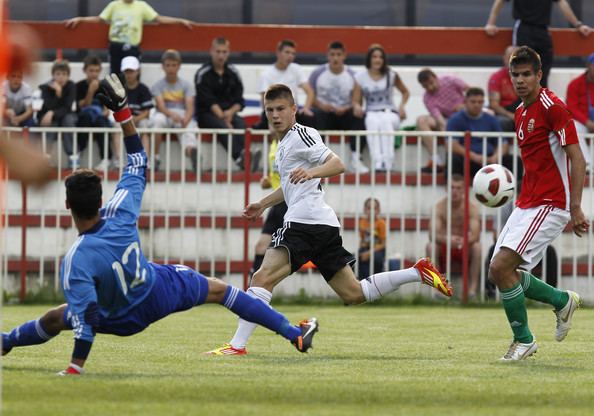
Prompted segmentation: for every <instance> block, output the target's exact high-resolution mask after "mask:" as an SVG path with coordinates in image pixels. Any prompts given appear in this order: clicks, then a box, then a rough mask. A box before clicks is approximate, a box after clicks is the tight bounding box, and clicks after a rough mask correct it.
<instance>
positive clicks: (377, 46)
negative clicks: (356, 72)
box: [365, 43, 388, 74]
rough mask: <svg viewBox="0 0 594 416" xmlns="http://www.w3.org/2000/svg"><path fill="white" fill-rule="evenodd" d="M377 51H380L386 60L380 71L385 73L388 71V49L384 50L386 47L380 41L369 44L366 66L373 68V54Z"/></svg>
mask: <svg viewBox="0 0 594 416" xmlns="http://www.w3.org/2000/svg"><path fill="white" fill-rule="evenodd" d="M375 51H380V53H381V54H382V59H383V60H384V63H383V65H382V67H381V68H380V73H381V74H385V73H386V72H388V59H387V58H386V51H385V50H384V47H383V46H382V45H380V44H379V43H372V44H371V45H370V46H369V49H367V56H365V68H367V69H369V68H371V55H373V53H374V52H375Z"/></svg>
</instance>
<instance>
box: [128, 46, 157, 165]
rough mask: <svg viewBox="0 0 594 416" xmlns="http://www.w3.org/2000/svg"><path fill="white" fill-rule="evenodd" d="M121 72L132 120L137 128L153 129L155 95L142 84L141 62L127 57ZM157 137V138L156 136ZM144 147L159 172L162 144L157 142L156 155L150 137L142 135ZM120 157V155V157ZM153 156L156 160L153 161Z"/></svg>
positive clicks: (146, 134) (155, 146)
mask: <svg viewBox="0 0 594 416" xmlns="http://www.w3.org/2000/svg"><path fill="white" fill-rule="evenodd" d="M121 71H122V73H123V74H124V78H125V80H126V90H127V91H128V107H130V110H132V119H133V120H134V124H135V125H136V127H138V128H140V129H148V128H151V127H152V123H151V120H150V118H149V114H150V111H151V109H152V108H153V107H154V105H153V95H152V94H151V91H150V90H149V88H148V87H147V86H146V85H145V84H143V83H142V82H140V61H138V58H136V57H134V56H126V57H125V58H124V59H122V67H121ZM155 137H156V136H155ZM141 139H142V146H143V147H144V149H145V151H146V152H147V154H148V155H149V160H150V161H151V166H152V167H153V169H154V170H159V164H160V163H161V158H160V156H159V147H160V145H161V142H160V141H158V140H155V145H154V153H153V149H152V148H151V144H150V135H149V134H148V133H141ZM118 156H119V155H118ZM151 156H154V158H153V159H152V160H151V158H150V157H151Z"/></svg>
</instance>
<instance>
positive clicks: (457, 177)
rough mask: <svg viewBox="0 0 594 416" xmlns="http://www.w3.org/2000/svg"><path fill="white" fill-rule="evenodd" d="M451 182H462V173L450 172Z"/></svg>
mask: <svg viewBox="0 0 594 416" xmlns="http://www.w3.org/2000/svg"><path fill="white" fill-rule="evenodd" d="M452 182H464V175H461V174H459V173H452Z"/></svg>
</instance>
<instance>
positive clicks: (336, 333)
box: [2, 305, 594, 416]
mask: <svg viewBox="0 0 594 416" xmlns="http://www.w3.org/2000/svg"><path fill="white" fill-rule="evenodd" d="M279 308H280V309H281V311H282V312H283V313H285V314H286V315H287V316H288V317H289V318H290V319H291V320H292V321H294V322H295V321H297V320H299V319H301V318H303V317H307V316H311V315H315V316H317V317H318V318H319V320H320V325H321V329H320V332H319V333H318V335H317V336H316V338H315V341H314V346H315V348H314V350H312V351H311V353H309V354H300V353H298V352H297V351H295V350H294V348H293V347H292V346H291V345H290V344H289V343H288V342H286V341H285V340H283V339H282V338H280V337H278V336H276V335H274V334H272V333H269V332H268V331H266V330H265V329H261V328H259V329H258V330H257V332H256V334H255V335H254V337H253V338H252V340H251V342H250V345H249V346H248V351H249V352H250V354H249V355H248V356H245V357H208V356H203V355H201V354H200V353H201V352H203V351H206V350H209V349H211V348H214V347H217V346H220V345H221V344H222V343H223V342H225V341H227V340H228V339H229V338H230V337H231V335H232V334H233V331H234V330H235V324H236V319H235V317H234V316H233V315H232V314H231V313H229V312H227V311H226V310H225V309H224V308H222V307H219V306H203V307H200V308H196V309H194V310H191V311H188V312H184V313H181V314H176V315H173V316H170V317H168V318H166V319H164V320H162V321H160V322H157V323H156V324H154V325H152V326H151V327H150V328H148V329H147V330H146V331H144V332H143V333H141V334H138V335H135V336H133V337H127V338H119V337H114V336H108V335H98V336H97V339H96V342H95V345H94V346H93V350H92V351H91V355H90V357H89V361H88V363H87V366H86V369H87V373H86V374H85V375H84V376H82V377H78V378H60V377H57V376H56V375H55V373H56V372H57V371H59V370H62V369H63V368H64V367H65V366H66V365H67V363H68V359H69V356H70V353H71V349H72V336H71V333H63V334H62V335H60V336H58V337H57V338H56V339H54V340H52V341H50V342H48V343H46V344H44V345H40V346H32V347H28V348H17V349H14V350H13V351H12V352H11V353H10V354H9V355H8V356H6V357H3V359H2V366H3V375H2V384H3V394H2V398H3V403H2V411H3V414H4V415H85V416H88V415H103V414H105V415H142V416H152V415H168V416H170V415H189V414H193V415H258V416H265V415H285V414H287V415H300V416H303V415H371V414H377V415H396V414H403V415H411V414H413V415H414V414H419V415H430V414H436V415H437V414H439V415H461V414H468V415H509V414H528V413H527V412H530V414H537V415H547V414H551V415H556V416H559V415H562V414H572V415H579V414H592V412H593V410H592V409H594V395H593V394H592V391H594V377H593V374H594V360H593V358H592V348H591V338H592V335H591V330H590V328H593V327H594V316H593V314H592V311H591V310H582V311H578V313H577V314H576V317H575V319H574V329H572V331H571V332H570V334H569V336H568V338H567V339H566V340H565V341H564V342H562V343H557V342H555V341H554V339H553V332H554V325H555V320H554V315H553V313H552V312H551V311H550V310H546V309H534V308H530V309H529V318H530V326H531V328H532V330H533V332H534V333H535V335H536V336H537V341H538V343H539V346H540V349H539V352H538V353H537V354H536V355H535V356H534V357H531V358H530V359H528V360H527V361H525V362H520V363H514V364H511V365H510V364H503V363H499V362H498V361H497V360H498V358H499V357H500V356H501V355H503V353H504V352H505V351H506V350H507V347H508V343H509V341H510V335H511V331H510V330H509V328H508V325H507V321H506V319H505V315H504V312H503V310H502V309H497V308H456V307H447V306H445V307H423V306H417V307H411V306H406V307H404V306H396V307H394V306H390V307H388V306H381V307H365V306H363V307H340V306H324V307H320V306H313V305H308V306H280V307H279ZM45 309H46V308H44V307H40V306H10V307H4V309H3V329H4V330H7V329H9V328H11V327H13V326H15V325H17V324H19V323H22V322H24V321H25V320H28V319H33V318H36V317H38V316H39V315H40V314H41V313H43V311H44V310H45Z"/></svg>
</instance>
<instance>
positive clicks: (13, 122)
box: [2, 70, 35, 127]
mask: <svg viewBox="0 0 594 416" xmlns="http://www.w3.org/2000/svg"><path fill="white" fill-rule="evenodd" d="M2 95H3V96H4V100H5V107H4V114H3V116H2V118H3V119H4V120H3V124H4V125H5V126H13V127H33V126H34V125H35V120H34V119H33V105H32V104H31V87H30V86H29V84H27V83H26V82H23V71H18V70H16V71H12V72H9V73H8V78H7V79H6V80H5V81H4V85H3V90H2Z"/></svg>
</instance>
